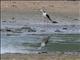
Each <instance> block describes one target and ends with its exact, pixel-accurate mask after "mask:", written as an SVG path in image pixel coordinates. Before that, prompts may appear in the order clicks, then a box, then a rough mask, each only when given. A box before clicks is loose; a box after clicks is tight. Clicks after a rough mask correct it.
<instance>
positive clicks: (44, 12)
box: [40, 9, 58, 23]
mask: <svg viewBox="0 0 80 60" xmlns="http://www.w3.org/2000/svg"><path fill="white" fill-rule="evenodd" d="M40 11H41V12H42V14H43V17H46V18H47V19H48V20H49V21H51V22H52V23H58V22H57V21H52V19H51V18H50V16H49V15H48V14H47V13H46V11H45V10H43V9H41V10H40Z"/></svg>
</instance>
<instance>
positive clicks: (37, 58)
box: [1, 54, 80, 60]
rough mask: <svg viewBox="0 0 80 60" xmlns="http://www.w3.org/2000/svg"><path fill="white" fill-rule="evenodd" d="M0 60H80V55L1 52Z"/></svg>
mask: <svg viewBox="0 0 80 60" xmlns="http://www.w3.org/2000/svg"><path fill="white" fill-rule="evenodd" d="M1 60H80V56H78V55H64V54H3V55H1Z"/></svg>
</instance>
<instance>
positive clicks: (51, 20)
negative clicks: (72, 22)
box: [46, 14, 58, 23]
mask: <svg viewBox="0 0 80 60" xmlns="http://www.w3.org/2000/svg"><path fill="white" fill-rule="evenodd" d="M46 16H47V18H48V19H49V20H50V21H51V22H52V23H58V22H57V21H52V19H51V18H50V16H49V15H48V14H46Z"/></svg>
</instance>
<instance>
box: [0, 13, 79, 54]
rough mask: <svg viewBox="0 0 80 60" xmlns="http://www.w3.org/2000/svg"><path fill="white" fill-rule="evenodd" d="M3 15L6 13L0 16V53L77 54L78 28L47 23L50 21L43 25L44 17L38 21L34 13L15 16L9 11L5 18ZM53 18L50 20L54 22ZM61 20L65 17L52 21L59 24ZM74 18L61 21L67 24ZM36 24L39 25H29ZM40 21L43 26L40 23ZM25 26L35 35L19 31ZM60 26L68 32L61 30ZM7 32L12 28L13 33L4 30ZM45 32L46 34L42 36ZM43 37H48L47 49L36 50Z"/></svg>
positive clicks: (23, 30) (77, 26)
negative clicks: (57, 52) (59, 52)
mask: <svg viewBox="0 0 80 60" xmlns="http://www.w3.org/2000/svg"><path fill="white" fill-rule="evenodd" d="M6 14H8V12H7V13H2V15H1V17H2V18H1V29H3V30H4V31H3V30H2V31H1V53H35V52H37V51H46V50H47V51H49V52H54V51H80V25H74V24H73V25H55V24H50V22H49V24H45V23H44V22H43V20H42V19H43V18H40V17H41V15H40V14H39V13H35V12H34V13H18V14H16V13H13V14H12V12H11V13H9V14H8V15H6ZM33 14H34V17H33ZM36 14H39V15H36ZM13 16H16V17H15V19H14V20H11V18H12V17H13ZM53 16H54V15H52V18H53V19H54V17H53ZM63 18H64V16H62V17H61V16H58V18H57V19H55V20H56V21H58V22H60V23H61V21H62V19H63ZM74 18H76V17H74ZM74 18H64V20H66V21H63V22H67V23H69V22H68V21H67V20H70V21H71V20H72V19H74ZM26 19H27V20H26ZM33 20H34V21H33ZM3 21H5V22H3ZM37 22H38V24H30V23H37ZM39 22H41V23H43V24H39ZM70 23H71V22H70ZM78 23H79V22H78ZM64 24H65V23H64ZM25 26H26V27H31V29H33V30H34V32H32V30H31V31H28V32H27V29H25V28H24V29H21V28H22V27H25ZM63 27H66V28H68V29H67V30H63V29H62V28H63ZM6 29H11V30H12V31H10V30H8V31H6ZM56 30H57V31H56ZM59 30H60V31H59ZM35 31H36V32H35ZM55 31H56V33H57V34H56V33H55ZM44 32H45V33H47V34H44ZM29 33H30V34H29ZM45 36H51V37H50V39H49V43H48V44H47V46H46V47H44V48H43V49H41V50H39V49H38V47H39V46H40V42H41V41H42V39H43V38H44V37H45Z"/></svg>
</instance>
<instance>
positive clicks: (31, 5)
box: [1, 1, 80, 14]
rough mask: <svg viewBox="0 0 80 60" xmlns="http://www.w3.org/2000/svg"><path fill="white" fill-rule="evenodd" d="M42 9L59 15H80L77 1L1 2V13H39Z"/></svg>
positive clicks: (79, 3)
mask: <svg viewBox="0 0 80 60" xmlns="http://www.w3.org/2000/svg"><path fill="white" fill-rule="evenodd" d="M41 8H43V9H46V10H47V11H52V12H53V11H54V12H58V13H68V14H70V13H72V14H79V11H80V2H79V1H76V2H73V1H1V11H6V12H7V11H17V12H25V11H37V10H40V9H41Z"/></svg>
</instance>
